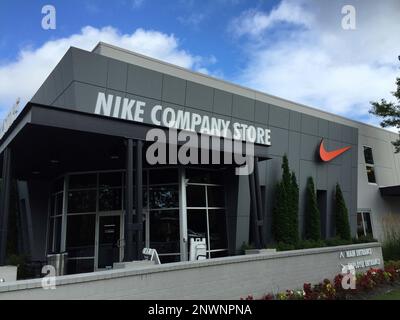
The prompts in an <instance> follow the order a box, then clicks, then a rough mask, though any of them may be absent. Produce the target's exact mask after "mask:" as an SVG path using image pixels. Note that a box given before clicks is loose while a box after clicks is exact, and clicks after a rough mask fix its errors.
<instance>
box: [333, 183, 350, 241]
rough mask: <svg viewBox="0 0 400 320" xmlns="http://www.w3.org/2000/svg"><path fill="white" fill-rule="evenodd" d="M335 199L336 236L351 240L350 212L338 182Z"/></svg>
mask: <svg viewBox="0 0 400 320" xmlns="http://www.w3.org/2000/svg"><path fill="white" fill-rule="evenodd" d="M335 200H336V201H335V202H336V203H335V204H336V207H335V222H336V236H338V237H340V238H341V239H343V240H351V233H350V223H349V214H348V211H347V207H346V203H345V202H344V198H343V194H342V190H341V189H340V186H339V184H336V194H335Z"/></svg>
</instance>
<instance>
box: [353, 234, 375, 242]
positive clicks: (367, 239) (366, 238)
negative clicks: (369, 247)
mask: <svg viewBox="0 0 400 320" xmlns="http://www.w3.org/2000/svg"><path fill="white" fill-rule="evenodd" d="M369 242H378V240H377V239H375V238H373V237H372V236H370V235H367V236H360V237H358V238H353V239H352V243H354V244H357V243H369Z"/></svg>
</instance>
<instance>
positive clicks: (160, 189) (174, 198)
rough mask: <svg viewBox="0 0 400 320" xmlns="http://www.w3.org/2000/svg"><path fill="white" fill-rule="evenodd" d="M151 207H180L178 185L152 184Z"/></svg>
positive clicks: (150, 193)
mask: <svg viewBox="0 0 400 320" xmlns="http://www.w3.org/2000/svg"><path fill="white" fill-rule="evenodd" d="M149 195H150V209H162V208H179V190H178V186H177V185H176V186H175V185H169V186H150V187H149Z"/></svg>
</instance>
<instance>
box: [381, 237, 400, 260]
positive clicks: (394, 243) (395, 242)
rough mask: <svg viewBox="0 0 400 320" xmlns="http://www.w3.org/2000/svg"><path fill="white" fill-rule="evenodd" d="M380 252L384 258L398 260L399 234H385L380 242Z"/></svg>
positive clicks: (399, 255)
mask: <svg viewBox="0 0 400 320" xmlns="http://www.w3.org/2000/svg"><path fill="white" fill-rule="evenodd" d="M382 254H383V259H384V260H400V234H399V233H391V234H385V240H384V241H383V243H382Z"/></svg>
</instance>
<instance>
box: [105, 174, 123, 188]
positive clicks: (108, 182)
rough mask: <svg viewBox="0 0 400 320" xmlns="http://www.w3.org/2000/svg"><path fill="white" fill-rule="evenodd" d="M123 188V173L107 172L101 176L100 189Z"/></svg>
mask: <svg viewBox="0 0 400 320" xmlns="http://www.w3.org/2000/svg"><path fill="white" fill-rule="evenodd" d="M121 186H122V173H121V172H105V173H100V175H99V187H100V188H109V187H121Z"/></svg>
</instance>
